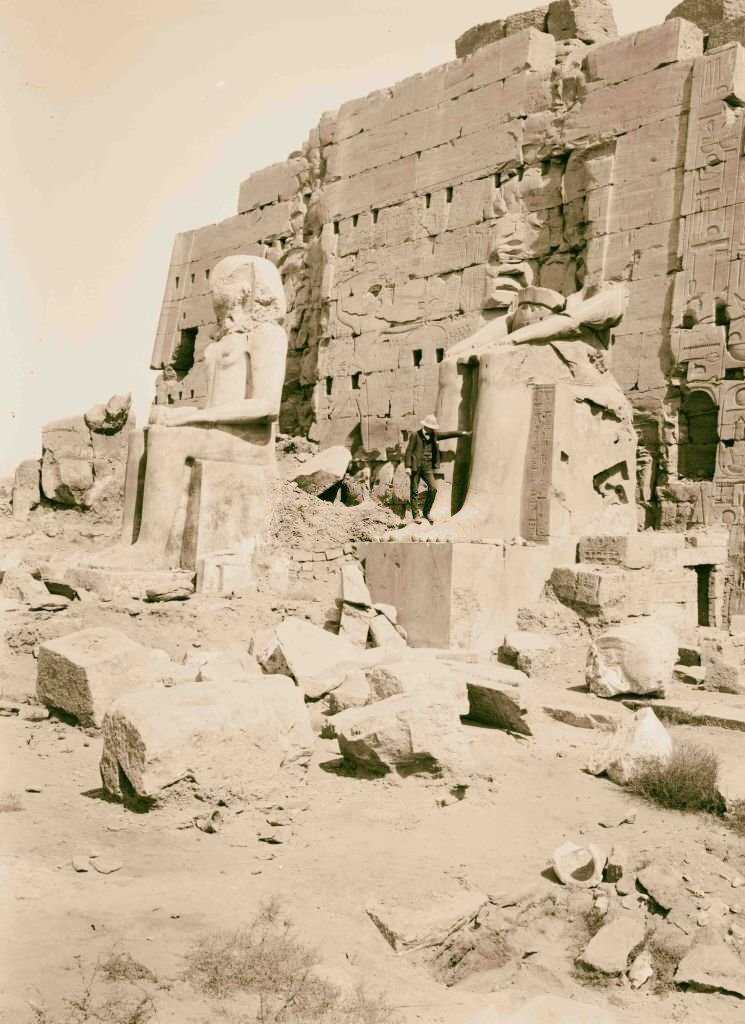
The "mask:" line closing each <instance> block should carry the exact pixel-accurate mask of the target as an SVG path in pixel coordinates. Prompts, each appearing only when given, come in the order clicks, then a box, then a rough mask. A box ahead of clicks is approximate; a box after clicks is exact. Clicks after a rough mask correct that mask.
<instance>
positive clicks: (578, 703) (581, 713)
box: [537, 691, 623, 732]
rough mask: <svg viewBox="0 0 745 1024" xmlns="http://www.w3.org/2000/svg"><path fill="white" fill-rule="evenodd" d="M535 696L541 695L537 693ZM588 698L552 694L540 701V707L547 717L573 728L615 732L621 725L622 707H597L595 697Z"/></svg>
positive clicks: (570, 693)
mask: <svg viewBox="0 0 745 1024" xmlns="http://www.w3.org/2000/svg"><path fill="white" fill-rule="evenodd" d="M537 696H541V695H540V694H538V695H537ZM591 700H592V703H590V699H588V698H587V697H586V696H585V695H584V694H579V693H572V692H571V691H566V693H564V694H561V695H560V696H552V697H551V698H549V699H548V700H547V701H543V700H542V701H541V707H542V708H543V711H544V713H545V714H547V715H548V716H549V718H553V719H554V721H556V722H561V723H562V725H571V726H573V727H574V728H575V729H599V730H601V731H602V732H615V731H616V729H618V728H619V727H620V725H621V716H622V713H623V712H622V709H621V708H618V709H614V708H613V707H612V705H610V706H608V707H607V708H605V707H598V706H597V704H598V702H597V701H596V700H595V698H594V697H593V698H591Z"/></svg>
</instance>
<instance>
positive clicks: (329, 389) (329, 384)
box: [326, 377, 334, 395]
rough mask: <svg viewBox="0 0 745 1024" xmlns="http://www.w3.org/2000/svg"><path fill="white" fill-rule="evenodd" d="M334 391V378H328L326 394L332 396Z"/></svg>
mask: <svg viewBox="0 0 745 1024" xmlns="http://www.w3.org/2000/svg"><path fill="white" fill-rule="evenodd" d="M333 389H334V378H333V377H327V378H326V394H327V395H330V394H331V392H332V391H333Z"/></svg>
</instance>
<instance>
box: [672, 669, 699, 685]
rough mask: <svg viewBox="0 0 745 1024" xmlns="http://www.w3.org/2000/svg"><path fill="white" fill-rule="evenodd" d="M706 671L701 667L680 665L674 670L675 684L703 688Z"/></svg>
mask: <svg viewBox="0 0 745 1024" xmlns="http://www.w3.org/2000/svg"><path fill="white" fill-rule="evenodd" d="M705 678H706V669H705V668H702V667H701V665H681V664H678V665H676V666H675V668H674V669H673V682H676V683H685V685H686V686H703V685H704V679H705Z"/></svg>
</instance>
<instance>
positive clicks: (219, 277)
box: [210, 256, 287, 334]
mask: <svg viewBox="0 0 745 1024" xmlns="http://www.w3.org/2000/svg"><path fill="white" fill-rule="evenodd" d="M210 284H211V288H212V304H213V306H214V308H215V315H216V317H217V323H218V328H219V333H220V334H227V333H228V332H229V331H250V330H252V329H253V328H254V327H256V325H257V324H260V323H266V322H272V321H273V322H281V321H282V320H283V319H284V316H285V313H286V312H287V303H286V300H285V292H284V288H283V287H282V278H281V277H280V275H279V271H278V270H277V268H276V267H275V266H274V264H273V263H271V262H270V261H269V260H266V259H263V258H262V257H261V256H226V257H225V259H222V260H220V261H219V263H217V264H216V266H215V267H214V269H213V271H212V275H211V278H210Z"/></svg>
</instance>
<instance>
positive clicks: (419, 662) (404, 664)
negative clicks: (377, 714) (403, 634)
mask: <svg viewBox="0 0 745 1024" xmlns="http://www.w3.org/2000/svg"><path fill="white" fill-rule="evenodd" d="M365 674H366V676H367V681H368V686H369V690H370V699H371V700H372V701H380V700H386V699H387V698H388V697H395V696H397V695H399V694H406V693H408V694H418V695H419V696H421V697H423V698H426V699H432V700H435V701H439V700H449V701H451V702H452V704H453V706H454V707H455V708H456V709H457V712H458V714H460V715H465V714H467V713H468V708H469V702H468V693H467V682H466V681H467V678H468V676H467V674H465V673H463V672H462V671H460V670H459V668H455V667H454V666H453V665H450V664H445V663H442V662H438V661H436V660H435V659H434V658H432V657H430V656H428V653H427V652H421V653H420V652H418V651H413V650H406V651H405V652H403V653H402V656H401V658H400V659H399V658H397V659H396V660H395V661H386V662H385V663H384V664H382V665H374V666H372V667H371V668H369V669H367V670H366V673H365Z"/></svg>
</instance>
